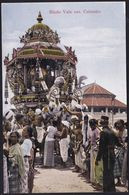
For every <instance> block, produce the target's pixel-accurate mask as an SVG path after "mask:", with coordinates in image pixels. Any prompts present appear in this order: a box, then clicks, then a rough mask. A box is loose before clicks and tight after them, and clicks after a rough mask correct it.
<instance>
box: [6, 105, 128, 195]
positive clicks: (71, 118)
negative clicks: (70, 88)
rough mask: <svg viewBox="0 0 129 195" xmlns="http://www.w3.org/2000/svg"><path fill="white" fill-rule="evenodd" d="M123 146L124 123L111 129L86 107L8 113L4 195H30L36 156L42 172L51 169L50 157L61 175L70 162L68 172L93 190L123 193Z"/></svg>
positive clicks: (124, 160) (125, 149)
mask: <svg viewBox="0 0 129 195" xmlns="http://www.w3.org/2000/svg"><path fill="white" fill-rule="evenodd" d="M127 141H128V140H127V123H126V122H124V121H123V120H118V121H116V122H115V124H114V127H110V125H109V118H108V116H101V118H100V120H96V119H95V118H93V117H92V116H90V115H89V114H88V112H87V107H86V105H80V104H77V105H76V106H75V108H74V109H71V107H69V106H66V105H65V103H61V104H60V105H56V104H54V103H53V104H49V105H48V106H44V107H43V108H36V109H35V110H33V109H31V108H30V109H28V110H26V111H22V112H20V113H19V112H18V111H17V110H16V109H15V110H9V111H7V112H6V113H5V114H4V117H3V150H4V154H3V177H4V178H3V181H4V193H32V191H33V183H34V170H35V160H36V154H37V151H39V155H40V156H41V158H42V167H43V168H51V167H52V168H53V167H55V166H56V163H55V155H56V156H59V157H60V162H59V163H60V166H61V167H62V168H63V169H65V168H66V167H68V166H69V164H68V161H69V159H70V162H71V164H72V166H74V169H73V171H75V172H79V173H80V175H81V176H83V177H85V178H86V180H87V182H90V183H92V185H93V186H94V187H95V188H96V189H97V190H103V191H104V192H108V191H109V192H114V191H115V186H117V185H124V186H126V187H127V185H128V181H127V177H128V176H127Z"/></svg>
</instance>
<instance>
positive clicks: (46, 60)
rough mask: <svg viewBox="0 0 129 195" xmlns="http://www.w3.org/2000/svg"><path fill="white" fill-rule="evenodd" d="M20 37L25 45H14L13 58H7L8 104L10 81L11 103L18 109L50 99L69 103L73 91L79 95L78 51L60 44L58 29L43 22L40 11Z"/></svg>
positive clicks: (39, 104)
mask: <svg viewBox="0 0 129 195" xmlns="http://www.w3.org/2000/svg"><path fill="white" fill-rule="evenodd" d="M19 38H20V43H21V44H23V46H22V47H20V48H13V53H12V58H11V59H9V56H7V57H5V59H4V65H5V66H6V85H5V98H6V103H7V99H8V87H7V86H8V84H9V86H10V89H11V90H12V92H13V94H14V96H13V97H12V98H11V104H14V105H15V107H16V108H17V109H18V110H20V109H23V107H26V108H27V109H28V110H29V109H30V108H31V109H33V110H34V109H36V108H40V107H44V106H45V105H47V104H48V103H49V101H54V102H55V103H61V102H65V103H66V104H67V103H69V102H70V101H71V99H72V97H73V96H74V92H75V96H78V92H77V89H78V87H77V86H78V82H77V74H76V64H77V57H76V55H75V51H73V50H72V47H71V46H70V47H68V46H65V45H61V40H60V37H59V36H58V33H57V31H56V30H55V31H54V30H52V29H51V28H50V27H49V26H47V25H46V24H44V22H43V17H42V15H41V13H40V12H39V14H38V17H37V23H36V24H35V25H33V26H32V27H30V28H29V29H28V30H27V31H26V32H25V34H24V35H23V36H22V37H19ZM7 82H8V83H7ZM79 96H80V94H79Z"/></svg>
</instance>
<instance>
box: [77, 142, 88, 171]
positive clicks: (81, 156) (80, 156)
mask: <svg viewBox="0 0 129 195" xmlns="http://www.w3.org/2000/svg"><path fill="white" fill-rule="evenodd" d="M85 159H86V155H85V152H84V148H83V147H82V145H81V146H80V148H79V150H78V152H77V153H76V154H75V164H76V165H77V166H78V167H79V168H80V169H82V170H86V164H85Z"/></svg>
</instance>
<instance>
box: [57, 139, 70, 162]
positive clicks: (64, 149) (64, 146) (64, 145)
mask: <svg viewBox="0 0 129 195" xmlns="http://www.w3.org/2000/svg"><path fill="white" fill-rule="evenodd" d="M59 144H60V154H61V157H62V159H63V162H66V161H67V159H68V148H69V137H67V138H63V139H61V140H60V141H59Z"/></svg>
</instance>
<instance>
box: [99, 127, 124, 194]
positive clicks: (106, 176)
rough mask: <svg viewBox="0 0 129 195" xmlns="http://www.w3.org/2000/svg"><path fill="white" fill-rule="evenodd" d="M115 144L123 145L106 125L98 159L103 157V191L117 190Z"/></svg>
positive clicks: (101, 138)
mask: <svg viewBox="0 0 129 195" xmlns="http://www.w3.org/2000/svg"><path fill="white" fill-rule="evenodd" d="M115 145H117V146H121V144H120V143H119V140H118V138H117V137H116V135H115V133H114V132H113V131H112V130H111V129H110V128H109V127H104V128H103V131H102V132H101V133H100V142H99V151H98V154H97V158H96V161H100V160H101V159H103V191H104V192H115V182H114V163H115V153H114V147H115Z"/></svg>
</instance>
